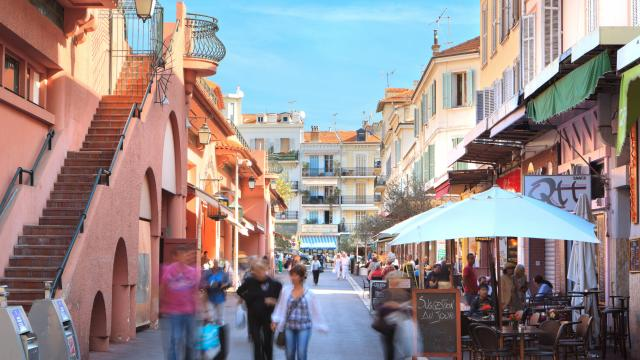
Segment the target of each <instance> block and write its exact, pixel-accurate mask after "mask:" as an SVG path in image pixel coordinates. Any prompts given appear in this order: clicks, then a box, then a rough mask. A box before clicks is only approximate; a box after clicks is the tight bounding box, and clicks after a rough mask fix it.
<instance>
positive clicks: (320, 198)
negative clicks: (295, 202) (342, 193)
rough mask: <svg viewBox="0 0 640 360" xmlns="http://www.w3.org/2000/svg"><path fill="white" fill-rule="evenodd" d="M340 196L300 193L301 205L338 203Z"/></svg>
mask: <svg viewBox="0 0 640 360" xmlns="http://www.w3.org/2000/svg"><path fill="white" fill-rule="evenodd" d="M339 204H340V197H338V196H324V195H308V194H302V205H339Z"/></svg>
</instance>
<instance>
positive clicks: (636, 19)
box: [631, 0, 640, 26]
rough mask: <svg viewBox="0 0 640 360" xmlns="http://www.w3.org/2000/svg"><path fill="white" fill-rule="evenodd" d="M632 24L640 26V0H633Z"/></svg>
mask: <svg viewBox="0 0 640 360" xmlns="http://www.w3.org/2000/svg"><path fill="white" fill-rule="evenodd" d="M631 24H632V25H633V26H640V0H631Z"/></svg>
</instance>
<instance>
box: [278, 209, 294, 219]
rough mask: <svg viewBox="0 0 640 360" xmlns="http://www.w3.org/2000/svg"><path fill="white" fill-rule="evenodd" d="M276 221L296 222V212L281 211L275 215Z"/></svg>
mask: <svg viewBox="0 0 640 360" xmlns="http://www.w3.org/2000/svg"><path fill="white" fill-rule="evenodd" d="M276 220H298V212H297V211H282V212H279V213H276Z"/></svg>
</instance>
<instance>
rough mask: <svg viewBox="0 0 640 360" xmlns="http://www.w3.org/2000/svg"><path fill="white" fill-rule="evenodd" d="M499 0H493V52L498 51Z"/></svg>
mask: <svg viewBox="0 0 640 360" xmlns="http://www.w3.org/2000/svg"><path fill="white" fill-rule="evenodd" d="M498 17H499V15H498V0H491V53H492V54H493V53H495V52H496V47H497V44H498Z"/></svg>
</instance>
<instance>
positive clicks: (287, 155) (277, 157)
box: [269, 150, 299, 161]
mask: <svg viewBox="0 0 640 360" xmlns="http://www.w3.org/2000/svg"><path fill="white" fill-rule="evenodd" d="M298 157H299V152H298V150H291V151H287V152H279V153H276V152H271V153H269V160H273V161H298Z"/></svg>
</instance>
